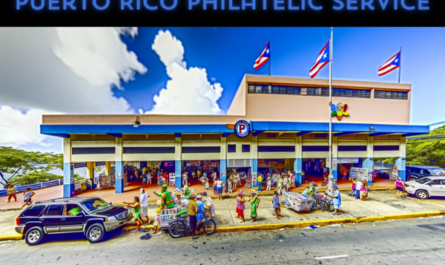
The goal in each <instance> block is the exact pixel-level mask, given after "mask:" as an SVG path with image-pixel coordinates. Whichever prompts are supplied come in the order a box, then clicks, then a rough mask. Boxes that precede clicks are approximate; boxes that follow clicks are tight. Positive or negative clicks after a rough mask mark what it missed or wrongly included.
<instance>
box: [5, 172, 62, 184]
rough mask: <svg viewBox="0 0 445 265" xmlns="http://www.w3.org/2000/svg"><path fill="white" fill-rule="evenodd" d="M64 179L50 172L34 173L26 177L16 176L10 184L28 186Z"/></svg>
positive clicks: (25, 175)
mask: <svg viewBox="0 0 445 265" xmlns="http://www.w3.org/2000/svg"><path fill="white" fill-rule="evenodd" d="M62 178H63V176H59V175H55V174H52V173H48V172H38V171H34V172H30V173H28V174H24V175H16V176H15V177H13V178H12V179H10V180H9V182H8V183H10V184H13V185H27V184H34V183H39V182H46V181H51V180H58V179H62Z"/></svg>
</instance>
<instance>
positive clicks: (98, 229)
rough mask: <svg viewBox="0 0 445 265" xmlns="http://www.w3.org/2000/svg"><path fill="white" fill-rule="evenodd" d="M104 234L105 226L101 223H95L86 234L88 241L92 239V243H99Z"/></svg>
mask: <svg viewBox="0 0 445 265" xmlns="http://www.w3.org/2000/svg"><path fill="white" fill-rule="evenodd" d="M104 235H105V229H104V226H103V225H101V224H93V225H91V226H90V227H88V230H87V235H86V236H87V239H88V241H90V243H97V242H100V241H101V240H102V238H103V237H104Z"/></svg>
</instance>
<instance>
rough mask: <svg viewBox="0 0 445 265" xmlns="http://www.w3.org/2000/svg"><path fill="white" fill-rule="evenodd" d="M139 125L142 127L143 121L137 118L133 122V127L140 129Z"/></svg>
mask: <svg viewBox="0 0 445 265" xmlns="http://www.w3.org/2000/svg"><path fill="white" fill-rule="evenodd" d="M139 125H141V119H140V118H139V116H137V117H136V120H135V121H134V122H133V127H134V128H137V127H139Z"/></svg>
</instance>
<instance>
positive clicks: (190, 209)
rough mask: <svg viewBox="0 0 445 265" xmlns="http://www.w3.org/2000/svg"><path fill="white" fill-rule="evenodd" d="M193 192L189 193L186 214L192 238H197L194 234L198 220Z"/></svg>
mask: <svg viewBox="0 0 445 265" xmlns="http://www.w3.org/2000/svg"><path fill="white" fill-rule="evenodd" d="M195 198H196V196H195V194H192V195H190V201H189V203H188V205H187V215H188V217H189V221H190V230H191V232H192V239H197V238H198V236H197V235H196V230H197V228H198V227H197V224H198V220H197V218H196V214H197V213H198V204H197V203H196V201H195Z"/></svg>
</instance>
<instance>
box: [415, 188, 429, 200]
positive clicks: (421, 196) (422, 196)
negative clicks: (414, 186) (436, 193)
mask: <svg viewBox="0 0 445 265" xmlns="http://www.w3.org/2000/svg"><path fill="white" fill-rule="evenodd" d="M416 196H417V198H419V199H421V200H425V199H428V197H430V195H429V194H428V192H426V191H424V190H419V191H417V192H416Z"/></svg>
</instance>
